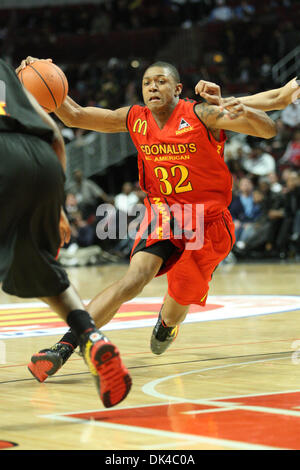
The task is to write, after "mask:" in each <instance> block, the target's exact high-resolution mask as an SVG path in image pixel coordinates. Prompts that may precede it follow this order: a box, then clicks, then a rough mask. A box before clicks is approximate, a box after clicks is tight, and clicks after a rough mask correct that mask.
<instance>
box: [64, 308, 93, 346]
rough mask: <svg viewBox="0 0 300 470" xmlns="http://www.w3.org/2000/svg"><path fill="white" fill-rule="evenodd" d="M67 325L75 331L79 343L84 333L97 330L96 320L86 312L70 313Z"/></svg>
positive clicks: (76, 311) (74, 311) (75, 311)
mask: <svg viewBox="0 0 300 470" xmlns="http://www.w3.org/2000/svg"><path fill="white" fill-rule="evenodd" d="M67 323H68V325H69V326H70V328H71V329H72V330H73V334H74V335H75V336H76V337H77V340H78V341H79V338H80V336H81V335H82V334H83V333H87V332H88V331H89V330H90V331H94V330H95V329H96V325H95V323H94V320H93V319H92V317H91V316H90V314H89V313H88V312H86V311H85V310H73V311H72V312H70V313H69V315H68V317H67Z"/></svg>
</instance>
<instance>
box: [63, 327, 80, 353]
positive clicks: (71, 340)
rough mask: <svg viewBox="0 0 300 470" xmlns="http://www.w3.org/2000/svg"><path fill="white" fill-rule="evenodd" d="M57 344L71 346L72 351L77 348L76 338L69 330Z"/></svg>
mask: <svg viewBox="0 0 300 470" xmlns="http://www.w3.org/2000/svg"><path fill="white" fill-rule="evenodd" d="M59 343H68V344H70V345H71V346H73V349H76V348H77V346H78V341H77V336H76V335H75V333H73V331H72V330H71V329H70V330H68V331H67V333H66V334H64V336H63V337H62V338H61V339H60V340H59Z"/></svg>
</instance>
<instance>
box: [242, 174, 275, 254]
mask: <svg viewBox="0 0 300 470" xmlns="http://www.w3.org/2000/svg"><path fill="white" fill-rule="evenodd" d="M259 186H260V190H259V194H260V195H259V204H260V214H259V216H258V217H257V219H256V220H255V222H254V223H253V224H252V226H251V230H248V236H247V237H245V238H244V239H243V240H240V241H238V242H237V243H236V245H235V246H234V250H233V251H234V253H235V255H237V256H238V257H249V256H250V257H251V256H254V254H255V253H259V257H261V256H266V255H267V256H274V255H277V254H278V253H277V251H276V240H277V236H278V233H279V231H280V228H281V223H282V217H283V211H284V197H283V195H282V194H281V193H274V192H272V191H271V185H270V183H269V182H268V180H267V179H266V178H264V179H263V180H262V181H260V185H259ZM254 194H255V192H254Z"/></svg>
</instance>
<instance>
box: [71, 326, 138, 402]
mask: <svg viewBox="0 0 300 470" xmlns="http://www.w3.org/2000/svg"><path fill="white" fill-rule="evenodd" d="M81 343H82V344H81V348H80V349H81V352H82V355H83V357H84V360H85V362H86V364H87V366H88V368H89V371H90V372H91V374H92V376H93V377H94V380H95V382H96V386H97V389H98V393H99V395H100V398H101V400H102V402H103V404H104V406H105V407H106V408H110V407H112V406H115V405H117V404H118V403H120V402H121V401H122V400H124V398H125V397H126V396H127V395H128V393H129V391H130V389H131V384H132V381H131V377H130V375H129V372H128V370H127V369H126V367H125V366H124V364H123V363H122V360H121V357H120V353H119V350H118V349H117V347H116V346H115V345H114V344H112V343H111V342H110V341H109V339H108V338H106V337H105V336H103V334H102V333H101V332H98V331H97V332H93V333H89V334H87V335H85V337H84V338H83V341H82V342H81Z"/></svg>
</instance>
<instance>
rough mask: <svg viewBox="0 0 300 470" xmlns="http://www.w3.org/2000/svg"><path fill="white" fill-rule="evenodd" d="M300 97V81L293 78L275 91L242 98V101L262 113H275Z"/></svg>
mask: <svg viewBox="0 0 300 470" xmlns="http://www.w3.org/2000/svg"><path fill="white" fill-rule="evenodd" d="M299 97H300V84H299V80H297V79H296V78H293V79H292V80H290V81H289V82H288V83H286V84H285V85H284V86H282V87H280V88H276V89H274V90H268V91H263V92H261V93H256V94H254V95H250V96H241V97H240V98H239V99H240V101H241V102H242V103H243V104H245V105H246V106H251V107H252V108H255V109H260V110H262V111H275V110H280V109H284V108H286V107H287V106H288V105H289V104H291V103H293V102H294V101H296V100H297V99H298V98H299Z"/></svg>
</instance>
